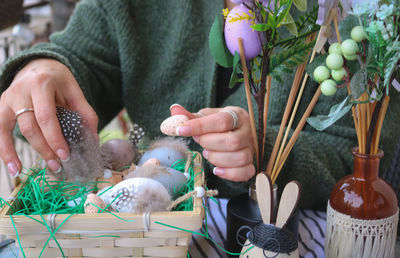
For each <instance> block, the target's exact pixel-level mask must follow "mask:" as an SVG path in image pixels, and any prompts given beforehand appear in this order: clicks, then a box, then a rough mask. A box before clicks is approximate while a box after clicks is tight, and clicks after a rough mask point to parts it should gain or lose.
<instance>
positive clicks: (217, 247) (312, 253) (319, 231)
mask: <svg viewBox="0 0 400 258" xmlns="http://www.w3.org/2000/svg"><path fill="white" fill-rule="evenodd" d="M227 203H228V200H227V199H218V203H215V202H214V201H212V200H210V199H207V201H206V207H207V209H208V212H207V218H206V221H207V225H208V233H209V236H210V237H209V239H207V238H205V237H203V236H199V235H196V234H193V238H192V242H191V243H190V246H189V253H190V257H193V258H214V257H215V258H218V257H228V255H227V254H226V253H225V252H224V251H223V250H222V248H223V246H224V241H225V236H226V205H227ZM325 220H326V213H325V212H319V211H311V210H301V211H300V222H299V253H300V256H301V257H305V258H319V257H324V250H323V242H324V236H325V226H326V222H325ZM202 233H204V230H203V231H202ZM211 239H212V240H211ZM0 242H1V241H0ZM15 254H17V255H15ZM11 257H20V256H19V255H18V250H17V249H16V247H15V244H12V245H10V246H5V247H3V248H1V246H0V258H11Z"/></svg>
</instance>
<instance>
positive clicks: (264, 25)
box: [250, 23, 271, 31]
mask: <svg viewBox="0 0 400 258" xmlns="http://www.w3.org/2000/svg"><path fill="white" fill-rule="evenodd" d="M250 28H252V29H254V30H256V31H267V30H269V29H270V28H271V24H269V23H258V24H254V25H251V26H250Z"/></svg>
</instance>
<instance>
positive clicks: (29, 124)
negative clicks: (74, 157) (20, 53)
mask: <svg viewBox="0 0 400 258" xmlns="http://www.w3.org/2000/svg"><path fill="white" fill-rule="evenodd" d="M56 106H63V107H66V108H68V109H71V110H74V111H77V112H78V113H80V115H81V116H82V119H83V120H84V121H85V124H86V126H87V127H88V128H89V129H90V130H91V131H92V132H93V133H94V134H97V123H98V119H97V115H96V113H95V112H94V110H93V109H92V108H91V107H90V105H89V104H88V103H87V101H86V99H85V97H84V95H83V93H82V91H81V89H80V87H79V85H78V83H77V82H76V80H75V78H74V76H73V75H72V73H71V72H70V70H69V69H68V68H67V67H66V66H65V65H63V64H62V63H60V62H58V61H56V60H54V59H47V58H46V59H45V58H41V59H35V60H33V61H31V62H29V63H28V64H27V65H26V66H25V67H23V68H22V69H21V70H20V71H19V72H18V73H17V75H16V76H15V78H14V80H13V81H12V83H11V85H10V86H9V87H8V89H7V90H6V91H4V92H3V94H2V95H1V99H0V142H1V144H0V157H1V159H2V160H3V161H4V162H5V163H6V164H7V167H8V169H9V172H10V174H11V175H13V176H17V175H18V174H19V172H20V171H21V169H22V165H21V162H20V160H19V159H18V156H17V153H16V151H15V148H14V144H13V138H12V132H13V130H14V127H15V124H16V122H18V125H19V128H20V131H21V133H22V134H23V135H24V136H25V138H26V139H27V140H28V142H30V144H31V145H32V146H33V148H34V149H35V150H36V151H38V152H39V154H40V155H41V156H42V157H43V158H44V159H45V160H46V161H47V164H48V167H49V168H50V169H51V170H53V171H55V172H59V171H61V166H60V162H59V160H68V159H69V149H68V145H67V143H66V141H65V139H64V136H63V134H62V132H61V128H60V124H59V121H58V119H57V116H56ZM24 109H30V111H28V112H22V113H20V114H19V115H16V114H17V112H18V111H21V110H24ZM32 110H33V112H31V111H32Z"/></svg>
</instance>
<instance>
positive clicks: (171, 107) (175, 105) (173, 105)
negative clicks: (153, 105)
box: [169, 103, 183, 110]
mask: <svg viewBox="0 0 400 258" xmlns="http://www.w3.org/2000/svg"><path fill="white" fill-rule="evenodd" d="M174 107H182V105H179V104H177V103H175V104H172V105H171V106H170V107H169V110H172V109H173V108H174ZM182 108H183V107H182Z"/></svg>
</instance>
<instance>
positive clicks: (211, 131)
mask: <svg viewBox="0 0 400 258" xmlns="http://www.w3.org/2000/svg"><path fill="white" fill-rule="evenodd" d="M170 110H171V115H172V116H173V115H186V116H187V117H188V118H189V119H190V120H189V121H187V122H186V123H184V124H183V125H182V126H180V127H179V129H178V133H179V136H192V137H193V139H194V141H196V142H197V143H198V144H200V145H201V146H202V147H203V148H204V150H203V157H204V158H206V159H207V160H208V161H209V162H210V163H211V164H213V165H214V166H215V168H214V170H213V172H214V174H215V175H217V176H219V177H221V178H224V179H228V180H231V181H236V182H240V181H247V180H249V179H250V178H251V177H252V176H253V175H254V174H255V167H254V165H253V146H252V136H251V128H250V118H249V114H248V113H247V111H246V110H244V109H243V108H240V107H235V106H229V107H224V108H204V109H201V110H200V111H199V112H197V113H191V112H189V111H187V110H186V109H185V108H184V107H182V106H180V105H178V104H174V105H172V106H171V107H170ZM232 111H233V113H234V114H232ZM235 114H236V115H235ZM235 116H236V118H237V119H236V118H235ZM235 120H236V121H235Z"/></svg>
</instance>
